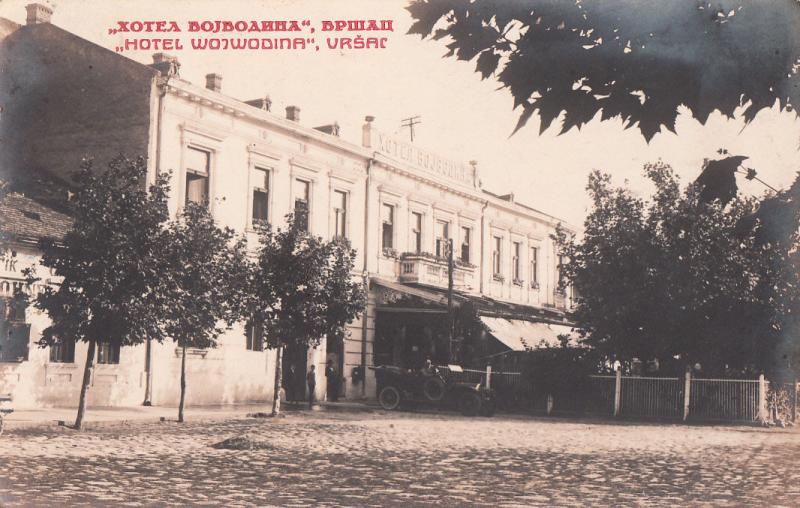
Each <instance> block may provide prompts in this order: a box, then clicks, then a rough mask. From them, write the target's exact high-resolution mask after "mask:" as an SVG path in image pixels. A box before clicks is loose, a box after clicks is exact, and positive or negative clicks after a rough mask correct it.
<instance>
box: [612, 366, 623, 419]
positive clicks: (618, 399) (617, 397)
mask: <svg viewBox="0 0 800 508" xmlns="http://www.w3.org/2000/svg"><path fill="white" fill-rule="evenodd" d="M621 405H622V367H617V375H616V378H615V383H614V416H619V410H620V407H621Z"/></svg>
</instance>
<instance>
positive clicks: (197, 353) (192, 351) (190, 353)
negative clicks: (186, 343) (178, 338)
mask: <svg viewBox="0 0 800 508" xmlns="http://www.w3.org/2000/svg"><path fill="white" fill-rule="evenodd" d="M182 354H183V351H182V350H181V348H179V347H176V348H175V358H180V357H181V355H182ZM206 355H208V349H199V348H193V347H187V348H186V358H192V357H200V358H205V357H206Z"/></svg>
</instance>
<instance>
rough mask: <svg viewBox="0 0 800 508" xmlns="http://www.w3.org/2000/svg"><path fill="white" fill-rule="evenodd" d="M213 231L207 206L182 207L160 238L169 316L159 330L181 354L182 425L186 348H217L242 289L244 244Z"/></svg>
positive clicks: (234, 317)
mask: <svg viewBox="0 0 800 508" xmlns="http://www.w3.org/2000/svg"><path fill="white" fill-rule="evenodd" d="M235 236H236V235H235V232H234V231H233V230H232V229H230V228H227V227H226V228H219V227H218V226H217V225H216V224H215V223H214V219H213V218H212V217H211V214H210V213H209V211H208V207H207V206H205V205H201V204H197V203H191V202H190V203H187V204H186V206H185V207H184V208H183V210H181V212H180V213H179V215H178V217H177V218H176V219H175V220H173V221H171V222H170V223H169V226H168V228H167V229H166V231H165V233H164V240H165V241H164V242H163V245H164V251H163V260H161V262H162V263H163V264H162V270H161V273H162V287H163V288H164V300H165V303H166V304H167V306H168V308H169V309H170V312H168V313H165V315H164V331H165V333H166V334H167V335H168V336H170V337H172V339H173V340H174V341H175V343H176V344H177V345H178V347H179V348H180V349H181V380H180V387H181V397H180V403H179V405H178V421H179V422H183V421H184V405H185V400H186V349H187V348H198V349H206V348H213V347H216V346H217V339H218V338H219V336H220V335H221V334H222V333H224V332H225V330H226V329H230V327H231V326H232V325H233V324H234V323H235V322H236V321H238V320H239V319H240V316H241V314H242V312H241V308H242V307H241V306H242V304H243V299H244V294H243V292H244V291H246V284H247V272H248V264H247V258H246V254H245V242H244V240H243V239H238V240H237V239H236V238H235Z"/></svg>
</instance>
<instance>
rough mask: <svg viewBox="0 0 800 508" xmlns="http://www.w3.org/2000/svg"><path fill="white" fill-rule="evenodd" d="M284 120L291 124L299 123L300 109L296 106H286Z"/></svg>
mask: <svg viewBox="0 0 800 508" xmlns="http://www.w3.org/2000/svg"><path fill="white" fill-rule="evenodd" d="M286 119H287V120H291V121H293V122H299V121H300V108H298V107H297V106H286Z"/></svg>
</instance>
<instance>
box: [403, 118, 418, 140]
mask: <svg viewBox="0 0 800 508" xmlns="http://www.w3.org/2000/svg"><path fill="white" fill-rule="evenodd" d="M421 123H422V117H421V116H419V115H416V116H412V117H409V118H403V119H402V120H401V121H400V127H401V128H402V127H408V132H409V134H410V135H411V142H412V143H413V142H414V126H415V125H418V124H421Z"/></svg>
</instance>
